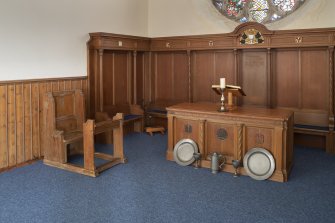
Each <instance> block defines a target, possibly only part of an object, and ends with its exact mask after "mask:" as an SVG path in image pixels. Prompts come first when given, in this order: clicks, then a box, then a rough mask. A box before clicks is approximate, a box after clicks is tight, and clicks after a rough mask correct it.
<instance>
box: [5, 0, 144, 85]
mask: <svg viewBox="0 0 335 223" xmlns="http://www.w3.org/2000/svg"><path fill="white" fill-rule="evenodd" d="M147 10H148V1H147V0H56V1H53V0H0V81H1V80H21V79H38V78H53V77H67V76H83V75H87V71H86V70H87V68H86V59H87V58H86V41H87V40H88V39H89V36H88V33H89V32H112V33H121V34H129V35H139V36H147V29H148V27H147V25H148V23H147V20H148V18H147V16H148V13H147Z"/></svg>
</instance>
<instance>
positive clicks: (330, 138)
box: [326, 131, 335, 154]
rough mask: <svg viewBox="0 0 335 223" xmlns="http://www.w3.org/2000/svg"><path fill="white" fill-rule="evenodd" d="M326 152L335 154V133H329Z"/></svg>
mask: <svg viewBox="0 0 335 223" xmlns="http://www.w3.org/2000/svg"><path fill="white" fill-rule="evenodd" d="M326 152H327V153H331V154H335V148H334V131H329V133H328V134H327V136H326Z"/></svg>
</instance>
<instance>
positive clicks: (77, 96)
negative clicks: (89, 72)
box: [41, 90, 126, 177]
mask: <svg viewBox="0 0 335 223" xmlns="http://www.w3.org/2000/svg"><path fill="white" fill-rule="evenodd" d="M43 103H44V104H43V108H42V117H43V120H42V122H43V123H42V129H41V130H42V132H43V134H42V136H43V137H42V146H43V148H44V151H45V152H44V160H43V162H44V163H45V164H46V165H49V166H53V167H57V168H61V169H65V170H69V171H72V172H76V173H80V174H84V175H88V176H93V177H95V176H97V175H99V173H100V172H101V171H103V170H105V169H108V168H110V167H112V166H114V165H116V164H119V163H124V162H125V161H126V159H125V157H124V154H123V118H122V114H118V115H116V116H115V117H114V118H113V119H111V120H107V121H104V122H99V123H95V121H94V120H88V121H86V122H85V123H84V120H85V111H84V108H85V102H84V96H83V93H82V92H81V91H80V90H75V91H62V92H48V93H46V94H45V95H44V101H43ZM101 133H104V134H107V135H109V137H107V139H109V140H110V143H111V142H112V141H113V143H114V148H113V155H110V154H107V153H106V154H105V153H96V152H95V149H94V135H96V134H101ZM71 146H72V148H71ZM70 150H74V151H75V152H78V153H81V154H83V155H84V166H83V167H82V166H78V165H75V164H72V163H69V162H68V157H69V155H70V154H71V151H70ZM94 158H100V159H104V160H107V161H108V162H106V163H105V164H103V165H101V166H98V167H96V165H95V160H94Z"/></svg>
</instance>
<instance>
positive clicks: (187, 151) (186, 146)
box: [173, 139, 198, 166]
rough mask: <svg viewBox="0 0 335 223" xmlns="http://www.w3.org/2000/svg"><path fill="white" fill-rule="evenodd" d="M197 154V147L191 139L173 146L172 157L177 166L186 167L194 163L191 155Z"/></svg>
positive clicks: (183, 140)
mask: <svg viewBox="0 0 335 223" xmlns="http://www.w3.org/2000/svg"><path fill="white" fill-rule="evenodd" d="M197 152H198V146H197V144H196V143H195V142H194V141H193V140H192V139H182V140H180V141H179V142H177V144H176V145H175V146H174V150H173V157H174V160H175V161H176V163H178V164H179V165H182V166H187V165H190V164H191V163H193V162H194V161H195V159H194V156H193V153H197Z"/></svg>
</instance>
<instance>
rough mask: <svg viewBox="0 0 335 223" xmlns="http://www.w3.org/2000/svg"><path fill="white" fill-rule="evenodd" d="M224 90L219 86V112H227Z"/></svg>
mask: <svg viewBox="0 0 335 223" xmlns="http://www.w3.org/2000/svg"><path fill="white" fill-rule="evenodd" d="M224 91H225V88H220V92H221V99H220V102H221V106H220V108H219V110H218V111H219V112H227V111H228V109H227V108H226V104H225V97H224Z"/></svg>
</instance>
